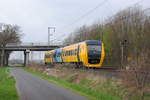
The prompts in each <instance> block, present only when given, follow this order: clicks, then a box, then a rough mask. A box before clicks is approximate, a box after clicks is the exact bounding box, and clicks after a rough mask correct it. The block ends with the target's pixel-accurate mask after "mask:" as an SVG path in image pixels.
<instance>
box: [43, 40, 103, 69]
mask: <svg viewBox="0 0 150 100" xmlns="http://www.w3.org/2000/svg"><path fill="white" fill-rule="evenodd" d="M104 56H105V52H104V44H103V43H102V42H101V41H99V40H86V41H83V42H79V43H76V44H72V45H69V46H66V47H63V48H58V49H55V50H51V51H48V52H46V53H45V57H44V61H45V64H55V63H74V64H76V65H83V66H85V67H94V68H99V67H101V66H102V63H103V61H104Z"/></svg>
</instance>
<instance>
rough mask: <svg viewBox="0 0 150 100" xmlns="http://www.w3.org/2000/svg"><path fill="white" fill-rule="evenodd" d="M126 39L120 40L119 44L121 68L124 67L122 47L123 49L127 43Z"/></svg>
mask: <svg viewBox="0 0 150 100" xmlns="http://www.w3.org/2000/svg"><path fill="white" fill-rule="evenodd" d="M127 42H128V41H127V40H122V41H121V42H120V45H121V69H124V67H125V63H124V62H125V60H126V59H125V55H124V49H125V47H126V45H127Z"/></svg>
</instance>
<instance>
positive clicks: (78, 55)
mask: <svg viewBox="0 0 150 100" xmlns="http://www.w3.org/2000/svg"><path fill="white" fill-rule="evenodd" d="M77 58H78V62H80V45H78V49H77Z"/></svg>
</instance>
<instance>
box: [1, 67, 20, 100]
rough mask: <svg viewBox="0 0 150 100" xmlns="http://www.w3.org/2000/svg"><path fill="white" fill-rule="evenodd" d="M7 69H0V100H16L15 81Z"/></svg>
mask: <svg viewBox="0 0 150 100" xmlns="http://www.w3.org/2000/svg"><path fill="white" fill-rule="evenodd" d="M9 73H10V71H9V69H8V68H0V100H18V99H19V98H18V94H17V91H16V87H15V80H14V78H13V77H12V76H10V75H9Z"/></svg>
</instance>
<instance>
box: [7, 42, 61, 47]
mask: <svg viewBox="0 0 150 100" xmlns="http://www.w3.org/2000/svg"><path fill="white" fill-rule="evenodd" d="M61 45H63V44H62V43H50V44H48V43H9V44H7V45H6V46H7V47H10V46H61Z"/></svg>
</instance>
